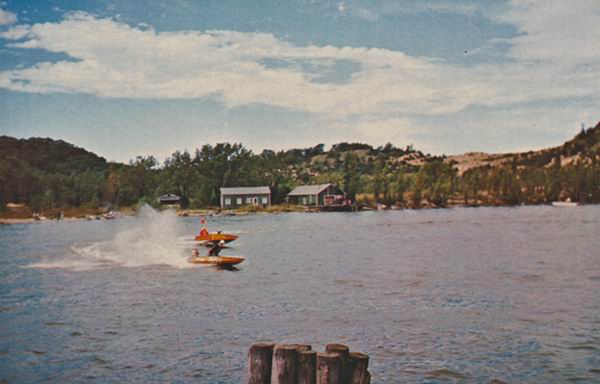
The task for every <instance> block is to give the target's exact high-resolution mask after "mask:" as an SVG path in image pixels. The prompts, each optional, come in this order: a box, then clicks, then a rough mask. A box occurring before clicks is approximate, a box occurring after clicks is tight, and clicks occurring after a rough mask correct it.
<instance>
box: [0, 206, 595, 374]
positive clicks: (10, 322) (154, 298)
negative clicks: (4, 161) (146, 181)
mask: <svg viewBox="0 0 600 384" xmlns="http://www.w3.org/2000/svg"><path fill="white" fill-rule="evenodd" d="M208 221H209V229H211V230H217V229H222V230H223V231H226V232H233V233H237V234H239V235H240V238H239V239H238V240H237V241H235V242H234V243H232V245H231V249H225V250H224V251H223V252H222V254H224V255H242V256H245V257H246V261H244V262H243V263H242V264H240V266H239V270H237V271H235V270H234V271H227V270H219V269H215V268H212V267H202V266H195V265H190V264H188V263H187V262H186V259H187V257H188V256H189V254H190V252H191V249H192V245H193V242H191V241H190V239H192V237H193V235H194V234H195V233H196V232H197V231H198V230H199V223H198V218H192V217H187V218H179V217H176V216H175V214H174V213H173V212H161V213H157V212H155V211H152V210H151V209H149V208H144V209H143V210H142V212H141V213H140V214H139V215H138V216H136V217H125V218H122V219H118V220H112V221H62V222H52V223H40V224H22V225H9V226H0V257H1V260H2V264H1V265H0V282H1V286H0V324H1V325H0V382H90V383H94V382H95V383H105V382H119V383H120V382H146V383H153V382H183V383H185V382H190V383H192V382H196V383H240V382H242V381H243V378H244V375H245V368H246V366H245V364H246V353H247V350H248V348H249V347H250V345H251V344H253V343H256V342H298V343H308V344H312V345H313V348H314V349H318V350H323V348H324V345H325V344H327V343H329V342H340V343H344V344H347V345H349V346H350V348H351V350H353V351H361V352H364V353H367V354H368V355H369V357H370V363H369V366H370V371H371V373H372V375H373V382H374V383H396V382H402V383H452V382H466V383H469V382H477V383H489V382H491V381H492V380H494V379H496V380H501V381H503V382H507V383H517V382H518V383H542V382H553V383H555V382H578V383H579V382H582V383H584V382H590V383H591V382H599V381H600V294H599V292H600V240H599V235H600V207H598V206H583V207H577V208H555V207H548V206H537V207H517V208H459V209H440V210H405V211H386V212H360V213H289V214H271V215H262V214H258V215H249V216H229V217H210V218H208ZM201 252H205V250H204V249H201Z"/></svg>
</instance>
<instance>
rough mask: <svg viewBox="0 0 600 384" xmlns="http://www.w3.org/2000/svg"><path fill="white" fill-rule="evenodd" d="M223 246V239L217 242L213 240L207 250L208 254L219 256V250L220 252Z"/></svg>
mask: <svg viewBox="0 0 600 384" xmlns="http://www.w3.org/2000/svg"><path fill="white" fill-rule="evenodd" d="M223 248H225V241H223V240H221V241H219V242H218V243H217V242H215V244H214V245H213V246H212V248H211V249H210V250H209V251H208V256H219V252H221V249H223Z"/></svg>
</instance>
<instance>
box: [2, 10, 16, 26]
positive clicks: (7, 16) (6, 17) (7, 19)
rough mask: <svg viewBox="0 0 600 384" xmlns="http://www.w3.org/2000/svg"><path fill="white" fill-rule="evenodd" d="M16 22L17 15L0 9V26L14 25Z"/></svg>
mask: <svg viewBox="0 0 600 384" xmlns="http://www.w3.org/2000/svg"><path fill="white" fill-rule="evenodd" d="M16 22H17V15H15V14H14V13H12V12H10V11H5V10H3V9H0V25H8V24H14V23H16Z"/></svg>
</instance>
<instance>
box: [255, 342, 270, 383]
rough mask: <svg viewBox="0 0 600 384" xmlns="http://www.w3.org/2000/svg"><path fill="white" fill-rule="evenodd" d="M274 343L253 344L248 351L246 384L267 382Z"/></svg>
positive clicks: (268, 380)
mask: <svg viewBox="0 0 600 384" xmlns="http://www.w3.org/2000/svg"><path fill="white" fill-rule="evenodd" d="M274 346H275V344H264V343H260V344H254V345H253V346H251V347H250V350H249V351H248V384H269V383H270V382H271V362H272V359H273V347H274Z"/></svg>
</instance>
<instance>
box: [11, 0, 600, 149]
mask: <svg viewBox="0 0 600 384" xmlns="http://www.w3.org/2000/svg"><path fill="white" fill-rule="evenodd" d="M598 25H600V3H599V2H598V1H596V0H576V1H575V0H573V1H551V0H506V1H502V0H496V1H459V0H457V1H449V0H420V1H402V0H398V1H285V2H282V1H253V2H247V1H239V2H236V1H192V0H175V1H164V0H161V1H158V0H146V1H142V0H137V1H131V0H130V1H125V0H123V1H109V0H97V1H52V0H45V1H24V0H21V1H3V2H0V134H7V135H11V136H17V137H30V136H43V137H52V138H57V139H63V140H66V141H69V142H72V143H74V144H76V145H79V146H83V147H85V148H87V149H89V150H92V151H94V152H96V153H98V154H99V155H101V156H104V157H106V158H107V159H109V160H116V161H128V160H129V159H131V158H133V157H135V156H136V155H155V156H157V157H158V158H159V159H160V160H163V159H164V158H165V157H166V156H168V155H169V154H171V153H172V152H173V151H175V150H177V149H189V150H193V149H194V148H196V147H199V146H201V145H202V144H205V143H216V142H222V141H230V142H241V143H243V144H245V145H246V146H248V147H250V148H251V149H253V150H254V151H256V152H260V151H261V150H262V149H264V148H271V149H287V148H293V147H305V146H313V145H316V144H318V143H325V144H328V145H330V144H333V143H336V142H341V141H360V142H368V143H370V144H374V145H383V144H385V143H386V142H392V143H393V144H395V145H397V146H401V147H404V146H406V145H407V144H413V145H414V146H415V147H417V148H419V149H422V150H424V151H426V152H430V153H433V154H442V153H446V154H454V153H462V152H466V151H487V152H509V151H519V150H528V149H537V148H543V147H546V146H551V145H557V144H560V143H561V142H562V141H564V140H567V139H569V138H570V137H572V136H573V135H574V134H575V133H576V132H577V131H578V130H579V129H580V124H581V123H585V124H586V126H590V125H595V124H596V123H597V122H598V120H600V118H599V115H598V105H599V103H598V102H599V101H600V27H598Z"/></svg>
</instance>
